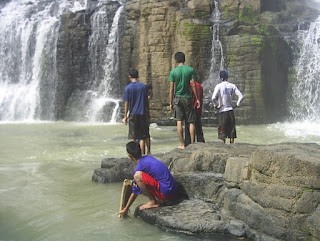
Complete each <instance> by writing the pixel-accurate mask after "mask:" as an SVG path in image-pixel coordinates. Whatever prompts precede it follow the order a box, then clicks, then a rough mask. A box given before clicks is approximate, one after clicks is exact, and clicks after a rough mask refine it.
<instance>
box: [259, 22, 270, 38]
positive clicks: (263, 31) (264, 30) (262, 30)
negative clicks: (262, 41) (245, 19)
mask: <svg viewBox="0 0 320 241" xmlns="http://www.w3.org/2000/svg"><path fill="white" fill-rule="evenodd" d="M258 31H259V33H260V34H261V35H265V36H270V32H269V31H268V30H267V26H266V25H264V24H259V26H258Z"/></svg>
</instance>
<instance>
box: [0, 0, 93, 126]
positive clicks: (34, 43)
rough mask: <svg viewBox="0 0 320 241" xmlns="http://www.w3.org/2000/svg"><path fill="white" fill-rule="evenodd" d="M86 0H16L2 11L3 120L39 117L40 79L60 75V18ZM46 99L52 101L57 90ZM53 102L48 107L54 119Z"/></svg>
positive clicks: (49, 79)
mask: <svg viewBox="0 0 320 241" xmlns="http://www.w3.org/2000/svg"><path fill="white" fill-rule="evenodd" d="M86 4H87V3H86V1H73V2H72V3H70V1H67V0H65V1H46V0H33V1H31V0H28V1H26V0H16V1H10V2H8V3H7V4H3V7H2V8H1V11H0V22H1V24H0V120H2V121H32V120H39V119H40V114H41V112H42V111H43V110H41V108H40V106H41V98H40V88H41V81H43V80H46V83H47V85H48V86H52V87H53V85H54V83H55V81H56V78H57V70H56V55H55V53H56V42H57V32H58V30H59V24H60V23H59V18H60V16H61V15H62V14H64V13H65V12H67V11H71V10H72V11H77V10H80V9H83V8H84V7H85V6H86ZM44 98H46V99H47V100H48V101H47V102H50V103H53V102H54V101H53V99H54V91H53V90H52V92H51V93H47V94H46V95H45V96H44ZM53 108H54V106H53V104H51V105H50V106H46V107H45V109H47V110H49V112H50V114H49V115H50V116H49V115H48V116H46V118H47V119H52V118H53V116H52V115H53Z"/></svg>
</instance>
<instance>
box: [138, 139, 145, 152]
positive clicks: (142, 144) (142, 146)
mask: <svg viewBox="0 0 320 241" xmlns="http://www.w3.org/2000/svg"><path fill="white" fill-rule="evenodd" d="M139 144H140V148H141V154H142V155H144V154H145V153H146V147H145V140H140V141H139Z"/></svg>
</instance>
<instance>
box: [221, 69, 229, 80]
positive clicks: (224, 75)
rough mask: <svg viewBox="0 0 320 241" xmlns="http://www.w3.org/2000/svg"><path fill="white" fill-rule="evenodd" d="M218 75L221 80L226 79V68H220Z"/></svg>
mask: <svg viewBox="0 0 320 241" xmlns="http://www.w3.org/2000/svg"><path fill="white" fill-rule="evenodd" d="M219 75H220V79H222V81H224V80H227V79H228V72H227V71H226V70H221V71H220V72H219Z"/></svg>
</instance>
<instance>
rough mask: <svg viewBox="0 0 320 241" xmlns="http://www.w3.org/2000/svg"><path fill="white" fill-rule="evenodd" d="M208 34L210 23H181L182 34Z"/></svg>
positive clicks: (194, 35) (189, 36) (188, 35)
mask: <svg viewBox="0 0 320 241" xmlns="http://www.w3.org/2000/svg"><path fill="white" fill-rule="evenodd" d="M209 34H210V25H208V24H191V23H184V25H183V35H184V36H186V37H188V38H191V37H196V36H203V35H206V36H207V35H209Z"/></svg>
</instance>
